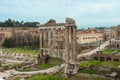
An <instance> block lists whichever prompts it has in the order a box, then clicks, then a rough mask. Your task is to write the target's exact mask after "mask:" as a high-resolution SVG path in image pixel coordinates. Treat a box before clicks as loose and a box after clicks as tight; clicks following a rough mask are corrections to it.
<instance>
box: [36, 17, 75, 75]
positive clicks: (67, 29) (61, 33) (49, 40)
mask: <svg viewBox="0 0 120 80" xmlns="http://www.w3.org/2000/svg"><path fill="white" fill-rule="evenodd" d="M76 28H77V26H76V24H75V20H73V19H72V18H66V22H65V23H56V21H55V20H50V21H48V22H47V23H45V24H44V25H39V31H40V55H39V57H38V63H39V64H41V63H45V62H42V61H46V60H45V57H46V58H47V56H50V57H55V58H60V59H62V60H65V70H64V73H65V77H69V76H71V75H73V74H76V73H77V52H76V39H77V38H76Z"/></svg>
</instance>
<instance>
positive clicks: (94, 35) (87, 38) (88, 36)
mask: <svg viewBox="0 0 120 80" xmlns="http://www.w3.org/2000/svg"><path fill="white" fill-rule="evenodd" d="M103 40H104V32H103V31H99V30H96V29H88V30H78V31H77V42H78V43H79V44H84V43H91V42H97V41H103Z"/></svg>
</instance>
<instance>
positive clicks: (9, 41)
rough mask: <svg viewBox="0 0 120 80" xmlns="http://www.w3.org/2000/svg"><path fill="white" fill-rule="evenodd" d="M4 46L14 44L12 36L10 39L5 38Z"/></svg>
mask: <svg viewBox="0 0 120 80" xmlns="http://www.w3.org/2000/svg"><path fill="white" fill-rule="evenodd" d="M2 46H3V47H6V48H10V47H12V46H13V41H12V39H11V38H9V39H7V38H6V39H5V40H4V43H3V44H2Z"/></svg>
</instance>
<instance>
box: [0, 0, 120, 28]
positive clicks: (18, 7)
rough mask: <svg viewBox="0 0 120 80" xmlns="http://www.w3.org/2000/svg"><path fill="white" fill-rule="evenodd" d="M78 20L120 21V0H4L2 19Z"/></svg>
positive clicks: (95, 22)
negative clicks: (68, 18) (67, 18)
mask: <svg viewBox="0 0 120 80" xmlns="http://www.w3.org/2000/svg"><path fill="white" fill-rule="evenodd" d="M66 17H71V18H74V19H75V20H76V24H77V25H78V26H79V28H84V27H86V28H87V27H96V26H112V25H118V24H120V0H0V21H4V20H6V19H8V18H11V19H15V20H19V21H21V20H24V21H38V22H40V23H41V24H42V23H45V22H46V21H48V20H49V19H51V18H52V19H55V20H56V21H57V22H64V21H65V18H66Z"/></svg>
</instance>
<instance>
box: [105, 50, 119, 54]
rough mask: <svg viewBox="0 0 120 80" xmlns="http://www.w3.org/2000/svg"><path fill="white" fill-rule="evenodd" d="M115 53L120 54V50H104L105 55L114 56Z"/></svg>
mask: <svg viewBox="0 0 120 80" xmlns="http://www.w3.org/2000/svg"><path fill="white" fill-rule="evenodd" d="M113 52H120V50H118V51H116V50H115V49H104V50H103V53H104V54H112V53H113Z"/></svg>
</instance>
